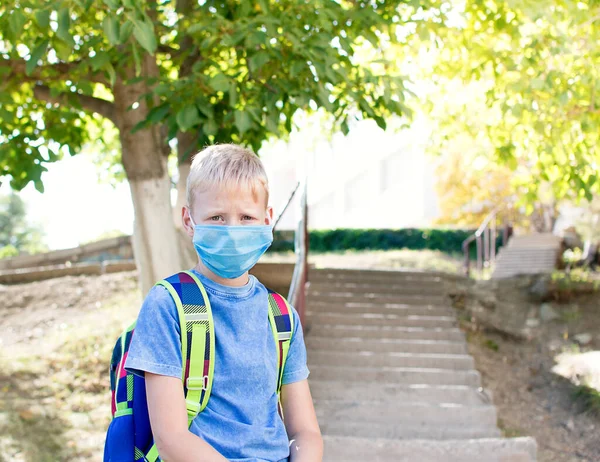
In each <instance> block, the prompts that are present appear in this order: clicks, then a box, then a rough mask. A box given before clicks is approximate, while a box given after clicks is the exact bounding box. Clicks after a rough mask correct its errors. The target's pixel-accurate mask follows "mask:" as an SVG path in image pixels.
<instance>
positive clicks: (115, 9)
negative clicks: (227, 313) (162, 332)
mask: <svg viewBox="0 0 600 462" xmlns="http://www.w3.org/2000/svg"><path fill="white" fill-rule="evenodd" d="M438 3H439V2H438V1H437V0H429V2H414V1H409V2H407V3H403V2H398V1H384V0H380V1H378V2H368V1H366V0H364V1H360V0H359V1H356V0H353V1H342V2H331V1H328V0H315V1H312V2H306V1H301V0H284V1H281V0H280V1H274V0H272V1H268V0H261V1H258V2H253V1H249V0H243V1H233V0H220V1H211V0H206V1H200V2H195V1H191V0H178V1H177V2H168V1H165V2H156V1H152V0H149V1H141V0H104V2H103V3H100V2H93V1H92V0H45V1H33V0H7V1H4V2H2V5H1V6H0V77H1V78H2V81H3V84H2V88H1V89H2V91H1V92H0V118H1V119H2V122H1V125H0V175H8V176H10V177H11V184H12V186H13V187H15V188H22V187H24V186H25V185H26V184H27V183H28V182H30V181H33V182H34V183H35V184H36V187H37V188H38V189H40V190H41V189H42V188H43V185H42V180H41V174H42V172H43V171H44V169H45V167H44V164H45V163H48V162H53V161H55V160H57V159H59V158H60V157H61V156H62V155H64V154H67V153H69V154H74V153H77V152H78V151H79V150H80V149H81V148H82V146H83V145H84V144H85V143H86V142H88V141H90V130H89V127H90V125H96V126H98V124H101V123H102V119H108V120H110V121H111V122H112V123H113V124H114V125H115V127H116V128H117V129H118V131H119V139H120V144H121V155H122V163H123V167H124V170H125V174H126V176H127V179H128V180H129V183H130V186H131V191H132V196H133V201H134V209H135V215H136V226H135V228H134V229H135V233H134V244H135V253H136V259H137V260H138V264H139V266H140V267H141V269H142V274H141V282H142V289H143V290H146V289H148V288H149V287H150V286H151V285H152V284H153V283H154V281H155V280H156V279H158V278H159V277H161V276H164V275H165V274H167V273H169V272H173V271H176V270H178V269H179V268H180V266H181V259H182V256H181V254H180V251H182V250H181V249H180V248H179V247H178V246H177V237H176V232H175V228H174V226H173V222H172V220H170V219H169V217H170V212H171V210H170V203H169V178H168V175H167V169H166V157H167V155H168V154H169V152H170V148H169V145H168V141H169V140H172V139H175V138H176V139H177V140H178V156H179V160H180V168H181V170H182V172H181V173H182V177H183V178H185V176H186V165H187V163H188V162H189V158H190V154H191V153H193V152H194V151H196V150H197V149H198V148H199V147H202V146H204V145H207V144H210V143H215V142H224V141H227V142H230V141H234V142H238V143H243V144H247V145H249V146H251V147H253V148H254V149H255V150H258V148H259V147H260V145H261V143H262V141H263V140H265V139H266V138H268V137H269V136H284V135H285V134H286V133H289V131H290V130H291V129H292V119H293V115H294V113H295V112H296V111H298V110H307V111H310V110H316V109H318V108H320V107H323V108H325V109H326V110H327V111H328V112H329V113H331V114H332V115H333V117H334V119H335V121H336V123H337V126H338V127H339V128H340V129H341V130H342V131H345V132H346V131H347V130H348V119H349V118H350V117H359V118H373V119H375V120H376V121H377V123H378V125H379V126H381V127H385V117H386V116H388V115H391V114H403V113H405V112H406V110H407V109H406V106H405V93H406V89H405V86H404V78H403V77H402V75H401V74H400V73H399V72H398V71H394V67H393V66H391V65H390V66H387V65H386V66H384V67H381V66H380V70H379V71H378V72H373V71H371V70H370V69H369V66H368V64H369V63H365V62H361V57H360V54H359V51H360V50H361V49H362V47H363V46H364V44H365V43H370V44H372V46H373V47H375V48H378V47H380V46H383V45H382V44H385V43H388V42H389V41H395V39H396V29H398V28H399V27H401V26H405V25H407V24H411V23H413V24H414V23H424V24H425V23H429V22H431V21H438V20H439V17H441V16H442V13H441V12H440V11H439V10H438V9H436V8H434V7H435V6H436V5H437V4H438ZM428 8H432V9H431V13H430V14H428V15H423V14H421V13H422V12H423V11H425V10H426V9H428ZM380 64H381V63H380Z"/></svg>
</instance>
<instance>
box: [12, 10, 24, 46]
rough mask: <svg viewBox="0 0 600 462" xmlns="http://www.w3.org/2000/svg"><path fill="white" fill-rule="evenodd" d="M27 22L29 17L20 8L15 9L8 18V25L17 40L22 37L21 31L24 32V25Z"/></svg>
mask: <svg viewBox="0 0 600 462" xmlns="http://www.w3.org/2000/svg"><path fill="white" fill-rule="evenodd" d="M26 22H27V18H25V15H24V14H23V13H21V12H20V11H19V10H14V11H13V12H12V14H11V15H10V17H9V18H8V26H9V28H10V31H11V32H12V34H13V37H14V38H15V40H18V39H20V38H21V32H23V26H24V25H25V23H26Z"/></svg>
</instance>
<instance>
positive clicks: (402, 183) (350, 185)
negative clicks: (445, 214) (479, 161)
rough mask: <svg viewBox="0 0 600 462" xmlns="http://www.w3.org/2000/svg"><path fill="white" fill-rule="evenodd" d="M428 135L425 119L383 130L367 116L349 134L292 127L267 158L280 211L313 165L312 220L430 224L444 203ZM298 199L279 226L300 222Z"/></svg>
mask: <svg viewBox="0 0 600 462" xmlns="http://www.w3.org/2000/svg"><path fill="white" fill-rule="evenodd" d="M426 139H427V137H426V134H425V132H424V130H423V129H422V128H421V127H420V126H419V124H418V123H415V124H413V126H412V128H411V129H410V130H408V129H405V130H402V131H397V132H394V131H391V130H390V131H387V132H384V131H382V130H380V129H379V128H377V127H376V126H375V124H374V123H371V122H369V121H366V122H361V123H359V124H357V125H356V126H354V127H353V129H352V131H351V132H350V134H349V135H348V136H346V137H344V136H343V135H341V134H335V135H333V137H332V138H331V139H324V137H323V135H322V134H321V133H318V130H315V131H314V132H311V131H310V130H306V129H304V128H303V130H302V136H300V134H299V133H296V134H292V136H291V137H290V139H289V140H288V141H287V142H283V141H278V142H276V143H273V144H271V145H269V146H267V147H266V148H265V149H263V150H262V151H261V158H262V159H263V162H264V164H265V167H266V169H267V173H268V175H269V180H270V191H271V204H272V205H273V207H274V208H275V215H277V214H278V212H279V211H280V210H281V208H282V207H283V205H284V204H285V202H286V201H287V198H288V197H289V195H290V193H291V191H292V190H293V189H294V186H295V185H296V183H297V182H298V181H300V180H301V179H302V178H303V176H304V173H305V172H306V173H307V175H308V191H309V196H308V203H309V226H310V228H313V229H326V228H342V227H343V228H404V227H410V226H429V225H430V224H431V222H432V221H433V219H435V218H436V217H437V216H438V215H439V209H438V202H437V197H436V194H435V178H434V165H433V161H432V160H431V159H429V158H428V157H427V156H426V155H425V142H426ZM298 196H299V195H298ZM298 199H299V197H297V198H296V199H295V200H294V202H293V203H292V204H291V205H290V208H291V210H288V212H286V213H285V215H284V216H283V218H282V220H281V222H280V224H279V226H278V228H279V229H293V228H294V226H295V223H296V217H297V212H298V210H299V201H298Z"/></svg>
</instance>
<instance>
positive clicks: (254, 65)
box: [248, 51, 271, 72]
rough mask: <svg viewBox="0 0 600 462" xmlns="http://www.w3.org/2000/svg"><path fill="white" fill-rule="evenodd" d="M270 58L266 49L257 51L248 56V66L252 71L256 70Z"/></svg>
mask: <svg viewBox="0 0 600 462" xmlns="http://www.w3.org/2000/svg"><path fill="white" fill-rule="evenodd" d="M270 59H271V58H270V56H269V54H268V53H267V52H266V51H259V52H258V53H256V54H254V55H253V56H251V57H250V59H249V60H248V67H249V68H250V70H251V71H252V72H257V71H259V70H260V68H261V67H263V66H264V65H265V64H266V63H268V62H269V60H270Z"/></svg>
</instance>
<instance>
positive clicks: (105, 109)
mask: <svg viewBox="0 0 600 462" xmlns="http://www.w3.org/2000/svg"><path fill="white" fill-rule="evenodd" d="M33 94H34V95H35V97H36V98H37V99H41V100H42V101H48V102H49V103H53V104H60V105H65V106H73V105H72V104H71V102H70V101H69V99H70V98H72V97H75V98H77V100H78V102H79V104H81V107H83V108H84V109H86V110H88V111H92V112H95V113H97V114H100V115H101V116H103V117H106V118H107V119H110V120H111V121H112V122H113V123H114V124H115V125H116V124H117V120H116V114H115V105H114V104H113V103H111V102H110V101H106V100H105V99H101V98H95V97H93V96H87V95H80V94H78V93H70V94H62V95H59V96H56V97H55V96H52V95H51V93H50V88H49V87H47V86H45V85H36V86H35V87H34V89H33Z"/></svg>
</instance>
